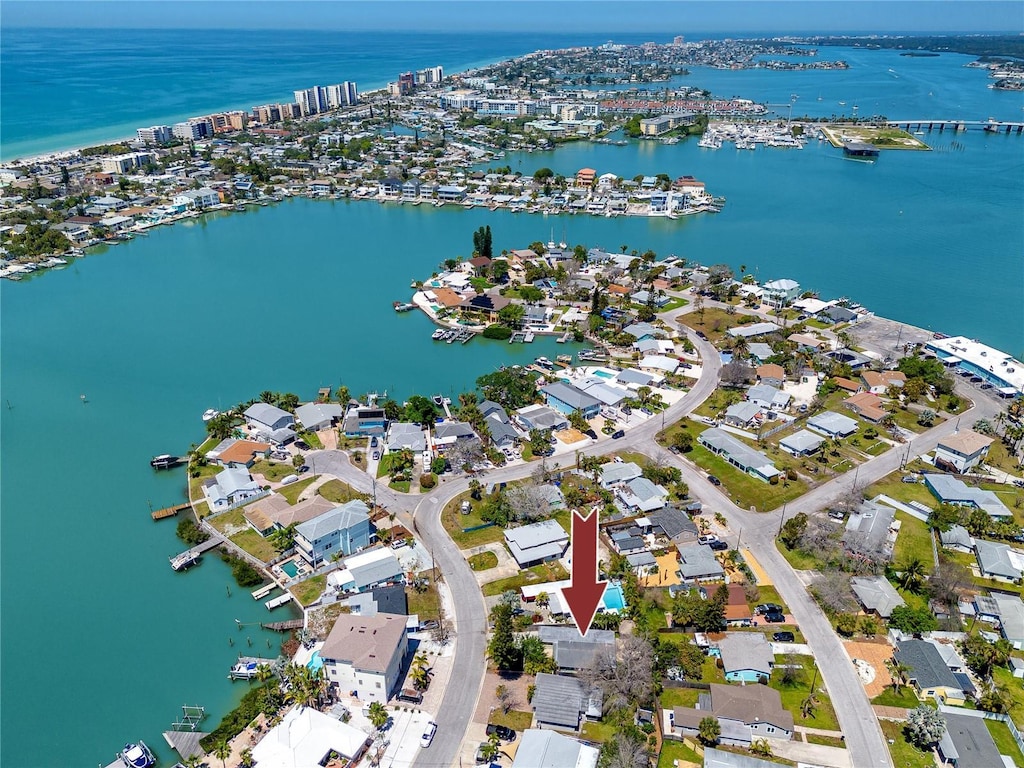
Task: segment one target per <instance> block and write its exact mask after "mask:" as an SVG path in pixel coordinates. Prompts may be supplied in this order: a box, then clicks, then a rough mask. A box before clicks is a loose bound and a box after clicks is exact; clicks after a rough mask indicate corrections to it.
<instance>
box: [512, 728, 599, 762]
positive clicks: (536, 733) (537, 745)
mask: <svg viewBox="0 0 1024 768" xmlns="http://www.w3.org/2000/svg"><path fill="white" fill-rule="evenodd" d="M600 754H601V752H600V750H599V749H598V748H597V747H593V746H590V745H589V744H584V743H583V742H581V741H577V740H576V739H572V738H569V737H568V736H563V735H562V734H560V733H558V732H557V731H551V730H539V729H535V728H529V729H527V730H526V731H523V736H522V738H521V739H520V740H519V747H518V748H517V749H516V755H515V758H514V759H513V760H512V768H566V767H567V766H569V767H570V768H597V758H598V757H599V756H600Z"/></svg>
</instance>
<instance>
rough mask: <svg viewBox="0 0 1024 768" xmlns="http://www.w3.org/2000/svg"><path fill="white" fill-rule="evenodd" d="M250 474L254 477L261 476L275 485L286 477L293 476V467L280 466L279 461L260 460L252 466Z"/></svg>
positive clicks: (287, 465) (289, 465) (288, 465)
mask: <svg viewBox="0 0 1024 768" xmlns="http://www.w3.org/2000/svg"><path fill="white" fill-rule="evenodd" d="M250 472H252V474H254V475H257V474H258V475H263V476H264V477H265V478H267V481H268V482H271V483H277V482H280V481H281V480H282V479H283V478H285V477H288V475H294V474H295V467H293V466H292V465H291V464H282V463H281V462H279V461H267V460H266V459H260V460H259V461H257V462H256V463H255V464H253V465H252V469H251V470H250Z"/></svg>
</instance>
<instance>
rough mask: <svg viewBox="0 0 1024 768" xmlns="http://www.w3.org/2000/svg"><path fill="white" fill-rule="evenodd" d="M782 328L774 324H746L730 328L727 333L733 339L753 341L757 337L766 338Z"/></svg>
mask: <svg viewBox="0 0 1024 768" xmlns="http://www.w3.org/2000/svg"><path fill="white" fill-rule="evenodd" d="M781 330H782V326H779V325H776V324H775V323H767V322H765V323H747V324H746V325H737V326H736V327H735V328H730V329H729V331H728V333H729V335H730V336H732V337H733V338H744V339H755V338H757V337H758V336H767V335H768V334H769V333H775V332H776V331H781Z"/></svg>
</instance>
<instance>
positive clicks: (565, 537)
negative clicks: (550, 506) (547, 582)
mask: <svg viewBox="0 0 1024 768" xmlns="http://www.w3.org/2000/svg"><path fill="white" fill-rule="evenodd" d="M505 544H506V545H507V546H508V549H509V551H510V552H511V553H512V557H514V558H515V559H516V562H517V563H519V567H520V568H529V567H530V566H531V565H537V564H539V563H543V562H547V561H548V560H557V559H558V558H560V557H561V556H562V555H564V554H565V550H566V548H567V547H568V546H569V534H567V533H566V532H565V529H564V528H562V526H561V525H559V524H558V523H557V522H555V521H554V520H542V521H541V522H539V523H531V524H530V525H523V526H520V527H518V528H509V529H507V530H506V531H505Z"/></svg>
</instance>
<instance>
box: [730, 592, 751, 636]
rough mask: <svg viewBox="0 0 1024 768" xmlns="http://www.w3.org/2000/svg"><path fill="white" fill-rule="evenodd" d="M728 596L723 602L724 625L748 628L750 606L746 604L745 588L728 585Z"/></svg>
mask: <svg viewBox="0 0 1024 768" xmlns="http://www.w3.org/2000/svg"><path fill="white" fill-rule="evenodd" d="M726 589H727V590H728V592H729V596H728V598H727V599H726V601H725V623H726V624H727V625H729V626H730V627H737V626H738V627H748V626H750V619H751V613H750V605H748V604H747V591H746V588H745V587H744V586H743V585H742V584H739V583H733V584H729V585H728V586H727V587H726Z"/></svg>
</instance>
